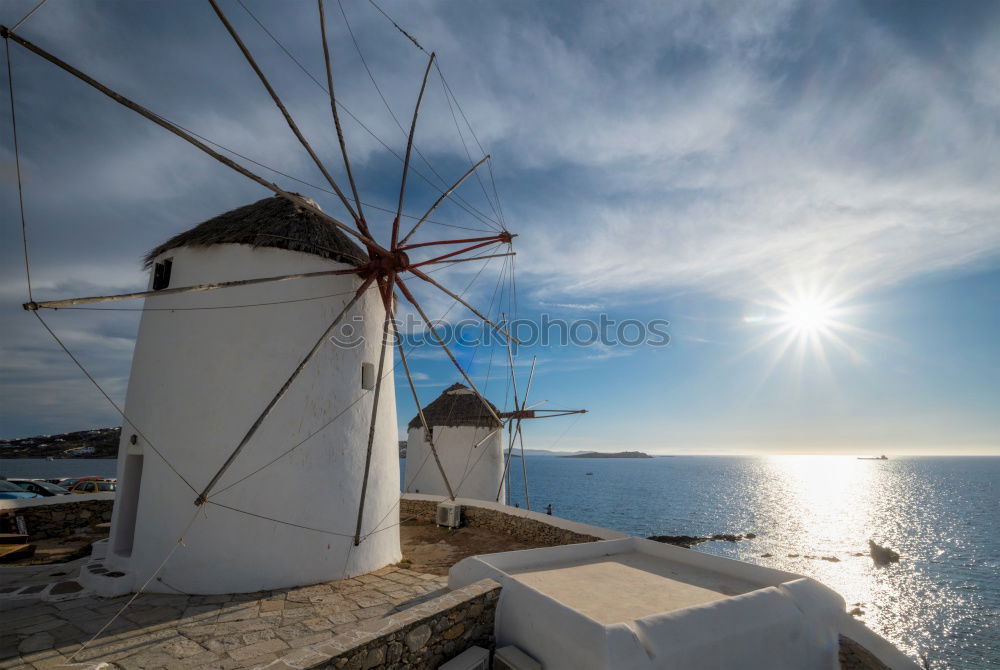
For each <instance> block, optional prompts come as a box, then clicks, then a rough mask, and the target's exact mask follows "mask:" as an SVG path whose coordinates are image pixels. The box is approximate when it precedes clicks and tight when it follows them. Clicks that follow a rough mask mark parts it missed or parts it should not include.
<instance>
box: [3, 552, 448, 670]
mask: <svg viewBox="0 0 1000 670" xmlns="http://www.w3.org/2000/svg"><path fill="white" fill-rule="evenodd" d="M52 567H53V566H48V568H49V571H50V572H51V568H52ZM45 578H46V577H43V575H42V574H39V575H38V576H37V577H35V579H33V580H31V581H35V580H37V581H38V582H41V581H42V580H43V579H45ZM48 580H49V581H52V579H51V577H49V578H48ZM24 584H25V582H24V581H21V585H24ZM446 585H447V577H444V576H440V575H432V574H425V573H420V572H415V571H413V570H408V569H404V568H398V567H395V566H390V567H386V568H382V569H381V570H377V571H375V572H373V573H370V574H367V575H361V576H360V577H356V578H354V579H345V580H341V581H337V582H329V583H326V584H318V585H315V586H307V587H302V588H298V589H283V590H278V591H267V592H262V593H254V594H238V595H219V596H185V595H163V594H144V595H142V596H140V597H139V598H137V599H136V601H135V602H134V603H132V605H131V606H130V607H129V608H128V609H126V610H125V612H124V614H122V616H121V617H119V618H118V619H117V620H116V621H115V622H114V623H113V624H112V625H111V627H110V628H109V629H108V630H107V631H106V632H105V633H104V635H102V636H101V637H100V638H99V639H97V640H96V641H94V643H93V644H92V645H91V646H89V647H87V648H86V649H85V650H84V651H83V652H82V653H78V654H76V657H75V659H74V661H75V663H74V665H76V664H79V665H77V667H81V668H82V667H92V666H93V665H95V664H96V663H99V662H104V663H111V664H115V665H120V666H122V667H128V668H142V669H146V668H149V669H153V668H217V669H225V670H229V669H234V668H250V667H255V666H259V665H264V664H267V663H269V662H271V661H273V660H275V659H277V658H278V657H279V656H284V655H285V654H287V653H288V652H289V651H291V650H292V649H296V648H299V647H305V646H307V645H311V644H315V643H317V642H319V641H322V640H325V639H328V638H330V637H332V636H334V635H338V634H340V633H344V632H348V631H350V630H353V629H356V628H357V627H358V625H359V622H360V621H363V620H367V619H374V618H377V617H385V616H387V615H389V614H391V613H394V612H399V611H402V610H405V609H407V608H409V607H412V606H413V605H416V604H418V603H421V602H423V601H425V600H429V599H430V598H433V597H435V596H437V595H440V594H442V593H444V592H446V591H447V586H446ZM127 600H128V596H125V597H121V598H98V597H95V596H92V595H86V596H82V597H77V598H72V599H68V600H62V601H57V602H43V601H40V600H24V599H15V600H0V618H2V620H3V626H2V628H0V670H7V669H12V668H17V669H18V670H22V669H24V670H27V669H29V668H37V669H39V670H41V669H43V668H45V669H47V668H52V667H56V666H63V665H67V664H69V663H70V661H69V658H70V657H71V656H72V655H73V654H74V653H75V652H77V650H78V649H79V648H80V645H81V644H82V643H83V642H86V641H87V640H88V639H90V637H91V636H92V635H93V634H94V633H96V632H97V631H98V630H99V629H100V628H101V626H103V625H104V624H106V623H107V622H108V620H109V619H110V618H111V617H112V616H114V614H115V613H116V612H118V611H119V610H120V609H121V607H122V605H124V604H125V602H126V601H127ZM112 667H113V666H112Z"/></svg>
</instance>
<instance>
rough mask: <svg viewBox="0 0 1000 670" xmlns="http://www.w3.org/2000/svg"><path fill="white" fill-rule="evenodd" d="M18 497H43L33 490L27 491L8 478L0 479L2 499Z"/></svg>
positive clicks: (0, 498)
mask: <svg viewBox="0 0 1000 670" xmlns="http://www.w3.org/2000/svg"><path fill="white" fill-rule="evenodd" d="M16 498H41V496H40V495H38V494H37V493H32V492H31V491H25V490H24V489H22V488H21V487H20V486H18V485H17V484H11V483H10V482H8V481H7V480H6V479H0V500H14V499H16Z"/></svg>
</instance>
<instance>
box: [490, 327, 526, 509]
mask: <svg viewBox="0 0 1000 670" xmlns="http://www.w3.org/2000/svg"><path fill="white" fill-rule="evenodd" d="M501 318H502V319H503V324H504V325H505V326H506V325H507V313H506V312H503V313H501ZM507 365H508V367H509V368H510V381H511V384H512V386H513V387H514V409H515V410H517V411H518V412H520V411H521V409H522V407H521V402H520V401H519V400H518V395H517V375H515V374H514V354H513V352H512V351H511V347H510V340H509V339H508V340H507ZM525 402H527V398H525ZM507 425H508V430H509V427H510V426H512V425H514V419H513V418H511V419H510V420H509V421H508V424H507ZM513 452H514V433H513V432H512V433H510V436H509V444H508V446H507V460H506V461H505V462H504V465H503V474H502V476H501V477H500V488H498V489H497V502H500V493H501V492H502V491H503V482H504V480H505V479H506V478H507V468H509V467H510V457H511V454H512V453H513Z"/></svg>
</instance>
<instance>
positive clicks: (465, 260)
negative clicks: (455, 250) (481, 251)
mask: <svg viewBox="0 0 1000 670" xmlns="http://www.w3.org/2000/svg"><path fill="white" fill-rule="evenodd" d="M505 256H517V253H516V252H513V251H511V252H509V253H506V254H489V255H488V256H471V257H469V258H452V259H449V260H444V261H432V262H430V263H425V265H441V264H443V263H468V262H469V261H482V260H486V259H487V258H503V257H505Z"/></svg>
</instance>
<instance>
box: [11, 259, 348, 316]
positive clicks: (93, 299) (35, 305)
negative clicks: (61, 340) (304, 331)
mask: <svg viewBox="0 0 1000 670" xmlns="http://www.w3.org/2000/svg"><path fill="white" fill-rule="evenodd" d="M357 272H358V271H357V270H356V269H350V270H321V271H319V272H300V273H298V274H293V275H278V276H276V277H258V278H256V279H238V280H235V281H225V282H217V283H215V284H194V285H193V286H177V287H175V288H161V289H158V290H156V291H136V292H134V293H119V294H117V295H95V296H88V297H85V298H64V299H62V300H42V301H37V302H34V301H33V302H26V303H24V305H22V307H24V309H26V310H32V311H33V310H37V309H40V308H43V307H44V308H47V309H59V308H60V307H69V306H70V305H86V304H91V303H99V302H117V301H119V300H132V299H135V298H149V297H151V296H159V295H174V294H177V293H192V292H195V291H214V290H216V289H220V288H232V287H234V286H250V285H251V284H265V283H268V282H278V281H288V280H289V279H308V278H310V277H329V276H331V275H351V274H357Z"/></svg>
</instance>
